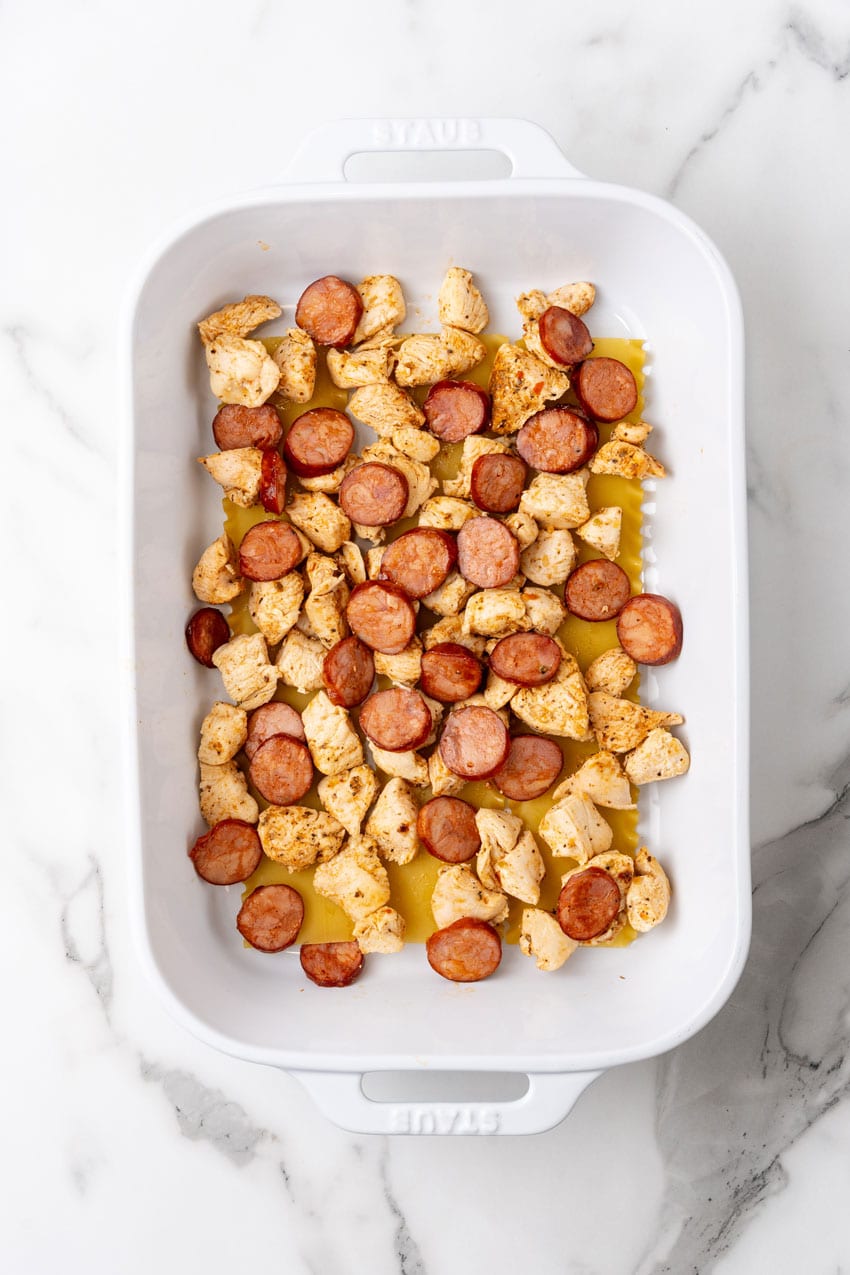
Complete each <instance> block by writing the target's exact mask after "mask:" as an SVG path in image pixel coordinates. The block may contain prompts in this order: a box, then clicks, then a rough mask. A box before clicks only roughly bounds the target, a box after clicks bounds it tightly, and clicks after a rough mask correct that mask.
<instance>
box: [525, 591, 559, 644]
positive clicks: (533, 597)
mask: <svg viewBox="0 0 850 1275" xmlns="http://www.w3.org/2000/svg"><path fill="white" fill-rule="evenodd" d="M520 597H521V598H522V600H523V603H524V605H525V625H524V627H525V628H526V629H536V631H537V632H538V633H545V634H546V635H547V636H548V637H552V636H553V635H554V634H555V633H557V631H558V629H559V628H560V627H561V625H562V624H563V623H564V620H565V619H566V618H567V608H566V607H565V606H564V604H563V602H562V601H561V599H560V598H559V597H558V595H557V594H556V593H550V592H549V590H548V589H523V591H522V593H521V594H520Z"/></svg>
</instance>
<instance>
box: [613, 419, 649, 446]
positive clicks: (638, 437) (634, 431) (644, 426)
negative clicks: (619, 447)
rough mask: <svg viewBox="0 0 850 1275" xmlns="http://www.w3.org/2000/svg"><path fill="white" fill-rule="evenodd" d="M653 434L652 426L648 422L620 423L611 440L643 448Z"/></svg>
mask: <svg viewBox="0 0 850 1275" xmlns="http://www.w3.org/2000/svg"><path fill="white" fill-rule="evenodd" d="M651 433H652V426H651V425H650V424H648V422H647V421H618V422H617V424H616V425H615V426H614V428H613V429H612V430H611V440H612V442H617V443H631V445H632V446H633V447H642V446H643V444H644V443H645V442H646V440H647V439H648V438H649V436H650V434H651Z"/></svg>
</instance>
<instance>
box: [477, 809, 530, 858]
mask: <svg viewBox="0 0 850 1275" xmlns="http://www.w3.org/2000/svg"><path fill="white" fill-rule="evenodd" d="M475 825H476V827H477V828H478V835H479V837H480V838H481V850H482V851H485V852H486V853H488V854H489V855H490V856H491V857H492V858H493V859H500V858H502V857H503V856H504V855H506V854H507V853H508V851H509V850H511V849H512V848H513V847H514V846H515V845H516V843H517V840H518V839H519V836H520V833H521V832H522V829H523V822H522V820H521V819H520V817H519V815H515V814H512V813H511V811H510V810H487V809H486V808H485V809H483V810H476V812H475ZM479 853H480V851H479Z"/></svg>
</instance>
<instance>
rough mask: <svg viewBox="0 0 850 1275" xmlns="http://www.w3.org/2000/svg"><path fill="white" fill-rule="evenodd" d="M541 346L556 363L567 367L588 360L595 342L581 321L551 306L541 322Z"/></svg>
mask: <svg viewBox="0 0 850 1275" xmlns="http://www.w3.org/2000/svg"><path fill="white" fill-rule="evenodd" d="M538 326H539V331H540V344H541V345H542V346H543V349H544V350H545V351H546V353H547V354H548V355H549V358H550V359H554V360H555V362H556V363H562V364H563V365H564V366H565V367H566V366H567V365H568V364H570V363H578V362H580V361H581V359H586V358H587V356H588V354H589V353H590V351H591V350H592V349H593V340H592V338H591V335H590V333H589V332H588V330H587V328H586V326H585V325H584V324H583V323H582V321H581V319H579V318H578V317H577V315H575V314H571V313H570V311H569V310H562V309H561V307H560V306H559V305H550V306H549V309H548V310H544V311H543V313H542V314H541V316H540V321H539V325H538Z"/></svg>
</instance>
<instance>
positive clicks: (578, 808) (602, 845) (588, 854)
mask: <svg viewBox="0 0 850 1275" xmlns="http://www.w3.org/2000/svg"><path fill="white" fill-rule="evenodd" d="M540 835H541V837H542V838H543V840H544V841H545V842H546V844H547V846H548V847H549V849H550V850H551V851H552V854H553V855H555V856H556V858H559V859H560V858H569V859H575V860H576V862H577V863H586V862H587V860H588V859H590V858H592V857H593V855H595V854H601V853H602V852H603V851H605V850H609V849H610V847H611V842H612V841H613V840H614V834H613V832H612V831H611V825H610V824H609V823H607V822H606V820H605V819H603V818H602V816H601V815H600V813H599V811H598V810H597V809H596V807H595V806H594V804H593V802H592V801H591V800H590V798H589V797H585V796H584V795H583V794H582V793H571V794H570V796H569V797H564V799H563V800H562V801H559V802H558V803H557V804H556V805H554V806H551V807H550V808H549V810H547V811H546V814H545V815H544V816H543V818H542V819H541V820H540Z"/></svg>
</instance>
